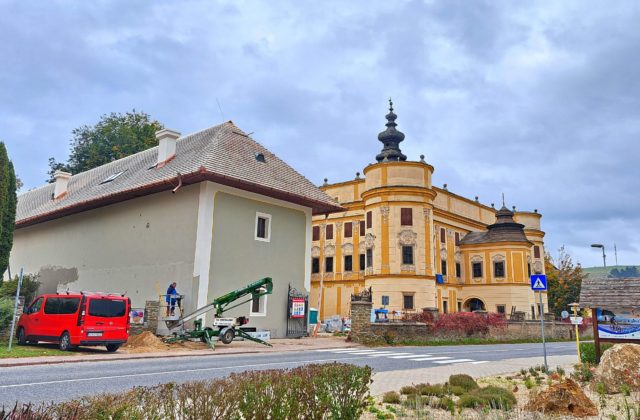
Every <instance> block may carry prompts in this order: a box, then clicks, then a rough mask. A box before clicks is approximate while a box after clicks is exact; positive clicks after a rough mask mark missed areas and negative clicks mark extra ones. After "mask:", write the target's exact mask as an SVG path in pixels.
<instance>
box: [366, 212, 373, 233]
mask: <svg viewBox="0 0 640 420" xmlns="http://www.w3.org/2000/svg"><path fill="white" fill-rule="evenodd" d="M372 227H373V213H372V212H370V211H368V212H367V229H371V228H372Z"/></svg>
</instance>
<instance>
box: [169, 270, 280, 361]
mask: <svg viewBox="0 0 640 420" xmlns="http://www.w3.org/2000/svg"><path fill="white" fill-rule="evenodd" d="M272 291H273V281H272V280H271V277H265V278H263V279H261V280H258V281H256V282H253V283H251V284H249V285H247V286H246V287H243V288H242V289H239V290H234V291H233V292H229V293H227V294H226V295H222V296H220V297H218V298H216V299H214V301H213V302H211V303H210V304H208V305H205V306H203V307H201V308H198V309H196V310H195V311H193V312H192V313H190V314H188V315H185V316H182V317H180V319H177V320H165V323H166V324H167V327H168V328H169V330H176V329H177V331H175V332H173V336H171V337H169V338H167V339H165V342H167V343H175V342H178V341H185V340H192V339H200V340H201V341H203V342H205V343H207V344H209V346H210V347H211V348H212V349H214V350H215V344H214V341H215V340H213V337H218V339H219V340H220V341H222V342H223V343H224V344H229V343H231V342H232V341H233V339H234V338H235V337H236V336H238V337H242V338H244V339H247V340H251V341H254V342H256V343H260V344H264V345H265V346H269V347H271V344H269V343H267V342H266V341H263V340H260V339H259V338H254V337H251V336H250V335H249V334H247V333H246V332H244V331H243V330H241V329H240V328H238V327H240V326H242V325H245V324H247V323H248V322H249V318H248V317H244V316H241V317H238V318H223V317H222V314H223V313H225V312H226V311H228V310H230V309H233V308H236V307H238V306H240V305H243V304H245V303H247V302H250V301H252V300H253V299H256V298H259V297H261V296H264V295H270V294H271V292H272ZM245 297H246V299H244V300H242V301H241V302H237V301H238V300H241V299H243V298H245ZM211 310H215V317H214V319H213V328H211V327H205V328H202V320H201V319H195V318H197V317H199V316H201V315H204V314H205V313H207V312H209V311H211ZM192 319H193V320H194V322H193V323H194V329H192V330H187V329H185V323H186V322H187V321H191V320H192Z"/></svg>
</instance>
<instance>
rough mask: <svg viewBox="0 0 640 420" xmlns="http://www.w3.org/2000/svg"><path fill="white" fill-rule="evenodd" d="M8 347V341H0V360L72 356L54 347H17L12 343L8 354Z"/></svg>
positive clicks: (46, 345) (42, 345) (41, 345)
mask: <svg viewBox="0 0 640 420" xmlns="http://www.w3.org/2000/svg"><path fill="white" fill-rule="evenodd" d="M8 347H9V342H8V341H0V359H6V358H10V357H11V358H16V357H39V356H72V355H73V354H74V353H73V352H68V351H60V350H58V349H57V348H55V345H50V344H40V345H29V346H19V345H18V344H17V343H16V342H15V341H14V342H13V344H12V347H11V353H9V350H8Z"/></svg>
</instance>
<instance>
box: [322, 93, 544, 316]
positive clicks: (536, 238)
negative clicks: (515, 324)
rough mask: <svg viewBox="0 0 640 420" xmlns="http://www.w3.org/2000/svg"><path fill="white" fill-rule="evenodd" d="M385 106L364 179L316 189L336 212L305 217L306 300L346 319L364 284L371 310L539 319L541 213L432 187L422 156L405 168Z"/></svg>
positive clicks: (397, 135) (428, 167)
mask: <svg viewBox="0 0 640 420" xmlns="http://www.w3.org/2000/svg"><path fill="white" fill-rule="evenodd" d="M392 105H393V104H391V107H390V111H389V114H387V116H386V118H387V124H386V127H387V128H386V130H385V131H383V132H382V133H380V134H379V135H378V139H379V140H380V141H381V142H382V143H383V145H384V147H383V149H382V151H381V153H380V154H378V155H377V156H376V160H377V162H376V163H374V164H371V165H369V166H367V167H366V168H365V169H364V171H363V175H364V177H363V178H362V177H360V175H359V174H356V178H355V179H353V180H350V181H345V182H339V183H336V184H327V183H326V180H325V184H324V185H323V186H322V187H321V188H322V190H323V191H324V192H326V193H327V194H328V195H329V196H330V197H333V198H334V199H335V200H336V201H337V202H338V203H339V204H340V205H341V206H342V207H343V208H344V211H343V212H339V213H332V214H328V215H324V216H323V215H319V216H314V218H313V227H312V240H313V242H312V250H311V255H312V262H311V267H312V274H311V300H310V304H311V305H312V306H315V305H316V304H318V305H319V309H320V317H321V319H327V318H329V317H331V316H333V315H339V316H341V317H348V316H349V313H350V301H351V295H352V294H355V293H359V292H361V291H362V290H363V289H364V288H367V289H368V288H371V291H372V295H373V302H374V306H375V307H385V308H387V309H389V310H390V311H401V312H412V311H420V310H422V308H437V309H438V311H439V312H441V313H447V312H461V311H474V310H484V311H488V312H499V313H505V314H507V315H509V314H511V313H514V312H524V314H525V317H526V318H529V319H531V318H533V319H537V318H539V316H540V313H541V310H540V309H541V308H540V307H539V304H538V297H537V294H534V293H533V292H532V291H531V287H530V281H529V276H530V275H531V273H544V260H543V258H544V243H543V238H544V232H543V231H542V230H541V228H540V219H541V217H542V216H541V214H540V213H538V212H537V210H536V211H533V212H526V211H515V208H514V211H511V210H509V209H507V208H506V207H505V206H504V203H503V206H502V208H501V209H499V210H496V209H495V208H494V206H493V205H492V206H491V207H489V206H486V205H483V204H481V203H479V202H478V200H477V197H476V199H475V200H470V199H468V198H465V197H461V196H459V195H457V194H454V193H452V192H450V191H448V190H447V189H446V185H445V186H444V187H443V188H437V187H434V186H433V185H432V183H431V179H432V175H433V171H434V168H433V166H431V165H429V164H428V163H426V162H425V161H424V156H421V157H420V161H417V162H411V161H407V160H406V159H407V158H406V156H405V155H403V154H402V152H401V150H400V147H399V143H400V142H401V141H402V140H404V134H403V133H401V132H400V131H398V130H397V129H396V126H397V124H396V123H395V120H396V118H397V116H396V115H395V114H394V112H393V106H392ZM546 307H547V298H546V294H543V305H542V312H544V310H545V309H546Z"/></svg>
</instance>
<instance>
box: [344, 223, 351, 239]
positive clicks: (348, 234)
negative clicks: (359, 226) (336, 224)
mask: <svg viewBox="0 0 640 420" xmlns="http://www.w3.org/2000/svg"><path fill="white" fill-rule="evenodd" d="M352 236H353V223H351V222H346V223H345V224H344V237H345V238H351V237H352Z"/></svg>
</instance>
